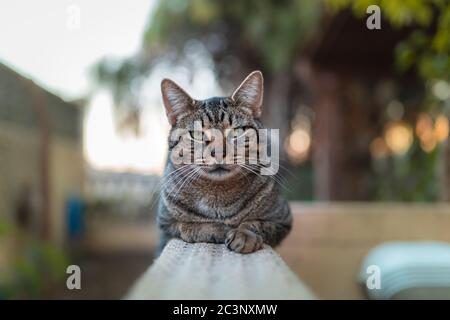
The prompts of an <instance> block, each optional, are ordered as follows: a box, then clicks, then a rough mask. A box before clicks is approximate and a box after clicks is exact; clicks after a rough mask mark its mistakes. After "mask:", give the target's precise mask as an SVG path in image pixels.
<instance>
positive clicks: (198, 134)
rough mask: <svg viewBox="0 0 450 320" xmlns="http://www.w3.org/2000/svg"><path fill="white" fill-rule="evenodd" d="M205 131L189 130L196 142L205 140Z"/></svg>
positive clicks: (191, 137)
mask: <svg viewBox="0 0 450 320" xmlns="http://www.w3.org/2000/svg"><path fill="white" fill-rule="evenodd" d="M204 135H205V134H204V132H203V131H194V130H190V131H189V138H190V139H191V140H193V141H196V142H204V139H203V138H204Z"/></svg>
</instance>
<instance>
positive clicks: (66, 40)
mask: <svg viewBox="0 0 450 320" xmlns="http://www.w3.org/2000/svg"><path fill="white" fill-rule="evenodd" d="M155 3H156V1H152V0H133V1H125V0H95V1H93V0H70V1H69V0H39V1H25V0H14V1H8V2H6V0H0V43H1V46H0V63H4V64H6V65H8V66H10V67H11V68H13V69H15V70H16V71H17V72H19V73H21V74H22V75H24V76H26V77H28V78H30V79H32V80H33V81H34V82H36V83H37V84H38V85H40V86H42V87H44V88H45V89H47V90H49V91H51V92H53V93H54V94H56V95H59V96H60V97H62V98H63V99H65V100H67V101H70V100H75V99H78V98H81V97H86V96H90V97H91V100H90V101H89V103H88V105H87V106H85V108H84V109H83V113H84V121H83V149H84V150H83V152H84V156H85V159H86V161H87V163H88V164H89V165H90V166H91V167H93V168H97V169H102V170H113V171H127V172H139V173H145V174H161V173H162V171H163V168H164V164H165V158H166V153H167V145H166V142H167V134H168V130H169V124H168V122H167V120H166V118H165V113H164V110H163V106H162V101H161V93H160V82H161V80H162V79H163V78H166V77H169V78H171V79H173V80H175V81H176V82H178V83H179V84H180V85H181V86H182V87H183V88H185V89H186V90H187V91H188V92H189V93H190V94H191V95H192V96H193V97H194V98H204V97H207V96H212V95H215V96H217V95H220V94H221V93H222V92H221V91H220V87H219V85H218V84H217V81H216V80H215V78H214V74H213V72H212V64H213V62H212V60H211V59H210V57H209V56H208V54H207V51H206V49H205V48H204V47H203V45H202V44H201V43H200V42H198V41H196V40H191V41H190V42H189V43H188V44H187V45H186V47H185V53H186V55H187V56H190V59H191V63H190V64H189V70H188V69H187V68H186V67H183V66H173V65H164V64H161V65H159V66H158V67H157V68H155V69H154V71H153V72H152V73H151V74H150V76H149V77H148V79H147V80H146V83H145V85H144V94H143V101H144V106H143V111H142V118H141V124H142V127H141V129H142V130H141V134H140V136H138V137H136V136H133V135H124V134H119V133H117V131H116V126H115V119H114V102H113V99H112V97H111V94H110V93H109V92H108V91H105V90H102V89H100V88H98V86H95V83H94V82H93V80H92V77H91V76H90V71H91V70H92V66H93V65H94V64H95V63H96V62H98V61H99V60H100V59H101V58H104V57H114V58H126V57H129V56H132V55H133V54H135V53H137V52H138V50H139V48H140V47H141V40H142V37H143V32H144V30H145V28H146V26H147V23H149V21H150V19H151V15H152V13H153V9H154V7H155Z"/></svg>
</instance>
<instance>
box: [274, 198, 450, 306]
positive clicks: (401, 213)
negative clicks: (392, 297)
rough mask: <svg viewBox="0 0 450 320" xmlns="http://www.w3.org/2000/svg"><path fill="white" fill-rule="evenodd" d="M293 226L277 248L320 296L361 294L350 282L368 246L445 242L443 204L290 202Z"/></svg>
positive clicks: (449, 213) (449, 221)
mask: <svg viewBox="0 0 450 320" xmlns="http://www.w3.org/2000/svg"><path fill="white" fill-rule="evenodd" d="M291 207H292V210H293V212H294V228H293V230H292V232H291V233H290V235H289V236H288V238H287V239H286V240H285V242H284V243H283V244H282V245H281V246H280V247H279V249H278V251H279V252H280V254H281V256H282V257H283V258H284V259H285V261H286V262H287V264H288V265H289V266H290V267H291V268H292V269H293V270H294V272H296V273H297V274H298V275H299V276H300V277H301V279H302V280H303V281H304V282H305V283H306V284H307V285H309V286H310V287H311V289H312V290H313V291H314V292H315V294H316V295H317V296H318V297H319V298H322V299H363V298H365V296H364V294H363V291H362V290H361V288H360V287H359V285H358V284H357V282H356V278H357V275H358V272H359V268H360V265H361V262H362V261H363V259H364V257H365V256H366V254H367V253H368V252H369V250H370V249H371V248H373V247H374V246H376V245H378V244H381V243H383V242H385V241H394V240H410V241H413V240H437V241H445V242H450V232H449V230H450V206H449V205H445V204H429V205H428V204H409V205H408V204H378V203H329V204H325V203H316V204H300V203H292V205H291Z"/></svg>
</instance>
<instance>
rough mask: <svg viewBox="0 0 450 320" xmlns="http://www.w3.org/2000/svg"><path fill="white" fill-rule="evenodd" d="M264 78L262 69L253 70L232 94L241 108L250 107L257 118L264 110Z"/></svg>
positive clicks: (232, 97)
mask: <svg viewBox="0 0 450 320" xmlns="http://www.w3.org/2000/svg"><path fill="white" fill-rule="evenodd" d="M263 84H264V79H263V75H262V73H261V71H253V72H252V73H250V74H249V75H248V76H247V78H245V80H244V81H242V83H241V84H240V85H239V87H238V88H237V89H236V90H235V91H234V92H233V94H232V95H231V99H233V100H234V101H236V103H237V104H238V105H239V106H240V107H241V108H250V109H251V111H252V114H253V116H254V117H255V118H259V117H260V116H261V112H262V102H263V93H264V88H263Z"/></svg>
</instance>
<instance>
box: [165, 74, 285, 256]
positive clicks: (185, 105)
mask: <svg viewBox="0 0 450 320" xmlns="http://www.w3.org/2000/svg"><path fill="white" fill-rule="evenodd" d="M161 91H162V97H163V102H164V106H165V109H166V114H167V117H168V119H169V122H170V124H171V126H172V128H171V132H173V130H176V129H186V130H187V132H192V130H193V128H194V122H195V121H201V124H202V130H208V129H211V128H215V129H219V130H221V131H223V132H225V130H226V129H231V130H228V132H230V131H231V132H234V130H238V129H240V130H241V131H240V132H242V130H243V131H244V132H245V131H247V130H250V129H255V130H257V129H260V128H263V126H262V123H261V122H260V121H259V117H260V116H261V111H262V110H261V108H262V97H263V76H262V74H261V72H259V71H254V72H252V73H251V74H250V75H249V76H248V77H247V78H246V79H245V80H244V81H243V82H242V84H241V85H240V86H239V87H238V88H237V89H236V91H235V92H234V93H233V94H232V95H231V96H230V97H219V98H218V97H214V98H210V99H207V100H194V99H192V98H191V97H190V96H189V95H188V94H187V93H186V92H185V91H184V90H183V89H181V88H180V87H179V86H178V85H177V84H175V83H174V82H173V81H171V80H168V79H164V80H163V81H162V83H161ZM191 135H192V133H191ZM178 143H181V142H180V141H179V140H178V141H169V160H168V162H167V165H166V169H165V173H164V185H163V188H162V192H161V198H160V203H159V210H158V216H157V222H158V225H159V228H160V231H161V242H160V247H159V250H162V248H163V247H164V246H165V244H166V243H167V241H168V240H169V239H171V238H180V239H182V240H184V241H186V242H212V243H225V245H226V246H227V247H228V248H229V249H230V250H233V251H235V252H239V253H251V252H254V251H257V250H259V249H261V248H262V246H263V244H264V243H266V244H268V245H270V246H276V245H278V244H279V243H280V242H281V240H283V238H285V237H286V235H287V234H288V233H289V231H290V229H291V225H292V216H291V212H290V209H289V205H288V203H287V201H286V200H285V199H284V198H283V197H282V196H281V194H280V192H279V190H278V185H277V183H276V181H275V179H274V177H271V176H268V175H261V174H258V172H257V169H258V164H253V165H252V164H225V165H224V164H205V163H204V162H202V159H194V160H195V163H194V164H175V163H174V161H172V153H173V152H174V150H175V149H176V146H177V144H178ZM197 143H203V144H208V143H213V142H212V141H211V142H208V141H200V142H198V141H197ZM190 150H191V152H192V153H193V149H190ZM219 152H223V151H219ZM213 155H215V156H217V152H216V154H214V153H213ZM222 156H223V155H222ZM197 160H199V161H197Z"/></svg>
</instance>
